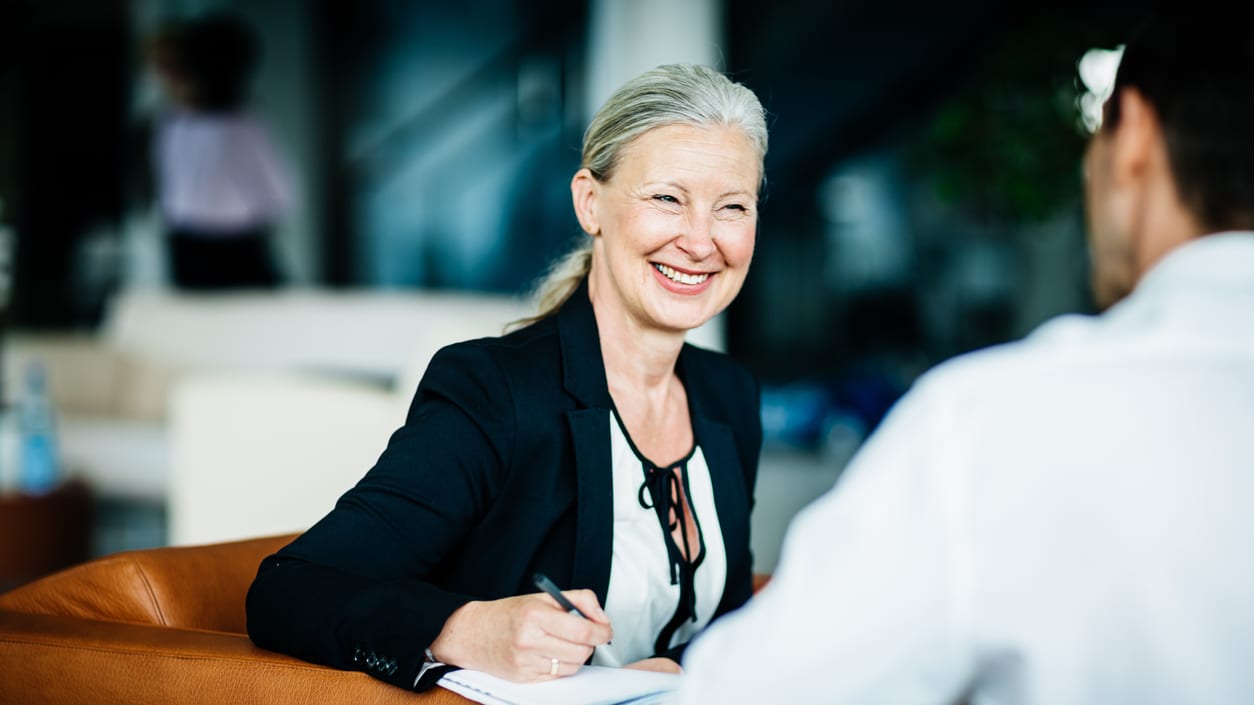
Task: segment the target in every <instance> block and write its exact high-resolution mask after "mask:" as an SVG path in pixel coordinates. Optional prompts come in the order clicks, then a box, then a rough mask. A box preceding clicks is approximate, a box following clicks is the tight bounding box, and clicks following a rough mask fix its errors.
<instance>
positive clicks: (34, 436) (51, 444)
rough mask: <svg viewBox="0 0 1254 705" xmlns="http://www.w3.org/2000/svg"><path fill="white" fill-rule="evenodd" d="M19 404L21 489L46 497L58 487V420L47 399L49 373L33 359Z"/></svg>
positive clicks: (19, 475)
mask: <svg viewBox="0 0 1254 705" xmlns="http://www.w3.org/2000/svg"><path fill="white" fill-rule="evenodd" d="M25 381H26V384H25V388H24V389H23V394H22V397H21V400H20V401H19V403H18V418H17V422H18V435H19V438H20V441H19V443H20V447H19V457H18V487H19V488H20V489H21V491H23V492H26V493H28V494H46V493H47V492H50V491H51V490H52V489H53V488H54V487H56V484H57V479H58V478H57V475H58V472H57V439H56V419H55V418H54V416H53V412H52V403H51V402H50V401H49V400H48V385H47V373H46V371H45V370H44V366H43V363H41V362H39V361H37V360H33V361H31V362H30V364H28V365H27V367H26V380H25Z"/></svg>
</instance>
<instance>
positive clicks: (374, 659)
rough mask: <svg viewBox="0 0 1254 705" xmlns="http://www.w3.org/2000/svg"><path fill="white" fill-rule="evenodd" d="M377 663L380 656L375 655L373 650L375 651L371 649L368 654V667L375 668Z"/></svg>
mask: <svg viewBox="0 0 1254 705" xmlns="http://www.w3.org/2000/svg"><path fill="white" fill-rule="evenodd" d="M377 665H379V657H378V656H375V655H374V652H373V651H371V652H370V653H369V654H368V655H367V656H366V667H367V668H374V667H375V666H377Z"/></svg>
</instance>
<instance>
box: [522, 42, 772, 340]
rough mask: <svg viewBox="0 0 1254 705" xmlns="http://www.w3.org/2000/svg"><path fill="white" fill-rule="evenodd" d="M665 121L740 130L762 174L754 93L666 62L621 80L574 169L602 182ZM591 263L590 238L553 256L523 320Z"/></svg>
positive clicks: (548, 311)
mask: <svg viewBox="0 0 1254 705" xmlns="http://www.w3.org/2000/svg"><path fill="white" fill-rule="evenodd" d="M668 125H691V126H694V127H716V126H724V125H725V126H730V127H737V128H740V129H741V130H742V131H743V132H744V133H745V136H746V137H748V138H749V141H750V143H752V144H753V147H754V149H755V151H756V152H757V156H758V173H759V174H762V175H763V176H762V179H763V180H765V174H764V173H763V170H762V162H763V160H765V158H766V146H767V136H766V111H765V110H763V108H762V104H761V103H760V102H759V101H758V97H757V96H756V95H754V94H753V91H751V90H749V89H748V88H746V87H745V86H743V85H741V84H739V83H734V82H732V81H731V80H730V79H729V78H727V77H726V76H724V75H723V74H721V73H719V72H718V71H715V70H714V69H712V68H710V67H708V66H701V65H698V64H666V65H663V66H659V67H657V68H655V69H653V70H651V71H646V72H644V73H642V74H640V75H639V76H636V77H635V78H633V79H631V80H630V81H628V82H627V83H625V84H623V86H622V87H621V88H619V89H618V90H617V91H615V92H614V95H612V96H610V98H609V100H607V101H605V105H602V106H601V109H600V110H598V111H597V114H596V116H595V117H593V118H592V122H591V123H590V124H589V125H588V129H587V131H586V132H584V134H583V158H582V163H581V164H580V168H583V169H587V170H588V171H589V172H591V173H592V177H593V178H595V179H596V180H597V181H601V182H604V181H608V180H609V179H610V178H611V177H612V176H613V175H614V170H615V169H616V168H617V167H618V164H619V161H620V160H621V158H622V154H623V148H625V147H626V146H627V145H629V144H631V143H632V142H633V141H634V140H635V139H636V138H638V137H640V136H641V135H643V134H644V133H646V132H648V131H649V130H653V129H656V128H659V127H666V126H668ZM591 267H592V240H591V238H586V237H585V238H581V239H580V242H579V244H578V245H577V246H576V247H575V249H574V250H572V251H571V252H569V253H567V254H566V255H565V256H564V257H562V258H561V259H560V260H558V261H557V262H556V263H555V264H554V265H553V266H552V268H550V269H549V271H548V274H546V275H545V277H544V279H542V280H541V282H540V285H539V286H538V287H537V289H536V291H537V294H536V299H537V302H538V305H539V310H540V313H539V314H538V315H536V316H535V318H532V319H528V321H525V322H533V321H538V320H540V319H542V318H545V317H547V316H550V315H552V314H553V313H556V312H557V309H559V308H561V306H562V304H564V303H566V300H567V299H569V298H570V296H571V294H573V293H575V289H577V288H578V287H579V284H580V282H582V281H583V280H584V278H585V277H587V276H588V272H589V270H590V269H591Z"/></svg>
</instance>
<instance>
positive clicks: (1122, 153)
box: [1111, 86, 1166, 185]
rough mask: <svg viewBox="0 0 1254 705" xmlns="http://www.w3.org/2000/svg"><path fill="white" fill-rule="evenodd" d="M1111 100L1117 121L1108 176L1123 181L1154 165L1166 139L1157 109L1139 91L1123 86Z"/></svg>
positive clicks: (1121, 183) (1141, 175)
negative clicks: (1117, 107)
mask: <svg viewBox="0 0 1254 705" xmlns="http://www.w3.org/2000/svg"><path fill="white" fill-rule="evenodd" d="M1115 100H1118V101H1119V124H1118V125H1116V126H1115V134H1114V135H1113V140H1112V145H1111V169H1112V171H1111V178H1112V180H1113V181H1114V182H1115V183H1116V184H1119V185H1126V184H1128V183H1131V182H1132V181H1134V180H1137V179H1143V178H1145V176H1146V172H1147V171H1148V170H1149V169H1150V168H1151V167H1153V166H1156V164H1155V162H1156V158H1157V157H1158V156H1160V155H1162V156H1165V155H1166V142H1165V140H1164V138H1163V132H1162V124H1161V123H1160V122H1159V120H1158V113H1157V112H1156V111H1155V110H1154V106H1152V105H1150V103H1149V101H1147V100H1145V96H1143V95H1141V92H1140V91H1138V90H1137V89H1136V88H1133V87H1130V86H1129V87H1125V88H1123V89H1121V90H1120V91H1119V95H1117V96H1115ZM1162 166H1165V164H1163V165H1162Z"/></svg>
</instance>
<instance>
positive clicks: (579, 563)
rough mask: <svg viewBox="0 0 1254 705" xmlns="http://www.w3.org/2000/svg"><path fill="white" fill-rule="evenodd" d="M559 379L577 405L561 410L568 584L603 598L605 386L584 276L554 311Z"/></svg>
mask: <svg viewBox="0 0 1254 705" xmlns="http://www.w3.org/2000/svg"><path fill="white" fill-rule="evenodd" d="M557 316H558V318H557V327H558V339H559V340H560V342H561V348H562V384H563V386H564V387H565V389H566V391H567V393H569V394H570V395H571V396H572V397H574V398H575V399H576V400H577V401H578V402H579V404H580V405H581V407H582V408H577V409H573V410H571V411H568V412H566V420H567V423H568V424H569V426H570V434H571V438H572V440H573V443H574V446H575V476H576V483H577V488H576V495H575V496H576V508H575V530H576V536H575V555H574V563H573V565H572V566H571V585H570V586H571V587H575V588H589V589H591V590H593V591H594V592H596V595H597V599H598V600H600V602H601V604H605V596H606V593H607V592H608V591H609V587H610V560H611V557H612V553H613V551H612V547H613V540H614V497H613V492H614V485H613V468H612V467H611V463H612V458H611V457H610V428H609V423H610V408H611V401H610V391H609V386H608V385H607V384H606V382H605V367H604V362H603V361H602V358H601V341H600V339H599V337H598V333H597V324H596V316H595V314H594V313H593V311H592V302H591V301H590V300H589V299H588V285H587V282H586V281H585V282H584V283H583V284H581V285H580V286H579V288H578V289H576V290H575V293H573V294H572V295H571V297H570V299H569V300H568V301H567V302H566V304H565V305H563V306H562V309H561V311H559V312H558V314H557Z"/></svg>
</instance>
